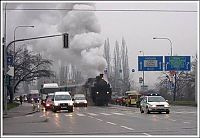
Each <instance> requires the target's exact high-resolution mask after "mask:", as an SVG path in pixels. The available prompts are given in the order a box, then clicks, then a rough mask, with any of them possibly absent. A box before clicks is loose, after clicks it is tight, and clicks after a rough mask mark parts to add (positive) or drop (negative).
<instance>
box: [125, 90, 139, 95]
mask: <svg viewBox="0 0 200 138" xmlns="http://www.w3.org/2000/svg"><path fill="white" fill-rule="evenodd" d="M126 94H128V95H130V94H135V95H141V94H140V93H139V92H138V91H135V90H133V91H126Z"/></svg>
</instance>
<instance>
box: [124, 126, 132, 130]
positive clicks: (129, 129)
mask: <svg viewBox="0 0 200 138" xmlns="http://www.w3.org/2000/svg"><path fill="white" fill-rule="evenodd" d="M121 127H123V128H126V129H128V130H134V129H132V128H130V127H126V126H121Z"/></svg>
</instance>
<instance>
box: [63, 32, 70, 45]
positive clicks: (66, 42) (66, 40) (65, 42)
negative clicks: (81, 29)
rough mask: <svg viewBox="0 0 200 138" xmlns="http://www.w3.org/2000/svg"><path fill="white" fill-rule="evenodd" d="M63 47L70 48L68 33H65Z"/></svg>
mask: <svg viewBox="0 0 200 138" xmlns="http://www.w3.org/2000/svg"><path fill="white" fill-rule="evenodd" d="M63 48H69V45H68V34H67V33H64V34H63Z"/></svg>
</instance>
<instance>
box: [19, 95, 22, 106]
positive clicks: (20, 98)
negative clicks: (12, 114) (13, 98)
mask: <svg viewBox="0 0 200 138" xmlns="http://www.w3.org/2000/svg"><path fill="white" fill-rule="evenodd" d="M19 100H20V103H21V105H22V96H21V95H20V97H19Z"/></svg>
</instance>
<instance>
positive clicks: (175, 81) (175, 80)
mask: <svg viewBox="0 0 200 138" xmlns="http://www.w3.org/2000/svg"><path fill="white" fill-rule="evenodd" d="M153 39H165V40H168V41H169V42H170V47H171V56H173V53H172V41H171V40H170V39H169V38H167V37H154V38H153ZM176 83H177V78H176V72H175V74H174V96H173V100H174V101H175V99H176Z"/></svg>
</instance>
